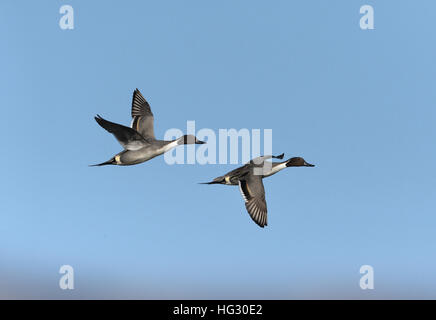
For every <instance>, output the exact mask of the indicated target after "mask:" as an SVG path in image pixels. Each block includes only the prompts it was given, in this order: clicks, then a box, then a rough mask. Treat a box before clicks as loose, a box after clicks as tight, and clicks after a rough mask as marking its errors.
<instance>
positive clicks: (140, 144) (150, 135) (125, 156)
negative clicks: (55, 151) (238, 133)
mask: <svg viewBox="0 0 436 320" xmlns="http://www.w3.org/2000/svg"><path fill="white" fill-rule="evenodd" d="M94 119H95V121H97V123H98V124H99V125H100V126H102V127H103V128H104V129H106V130H107V131H108V132H110V133H112V134H113V135H114V136H115V138H116V139H117V140H118V142H119V143H120V144H121V145H122V146H123V148H124V150H123V151H121V152H120V153H118V154H116V155H115V156H114V157H112V158H111V159H110V160H108V161H106V162H102V163H99V164H95V165H92V166H104V165H119V166H129V165H134V164H138V163H142V162H145V161H148V160H150V159H152V158H154V157H156V156H159V155H161V154H163V153H165V152H167V151H168V150H171V149H172V148H175V147H177V146H179V145H183V144H203V143H205V142H203V141H200V140H198V139H197V138H196V137H195V136H193V135H184V136H182V137H180V138H178V139H176V140H172V141H166V140H157V139H156V138H155V136H154V126H153V122H154V117H153V113H152V112H151V108H150V105H149V104H148V102H147V100H145V99H144V97H143V96H142V94H141V92H140V91H139V90H138V89H136V90H135V91H134V92H133V98H132V125H131V128H130V127H126V126H123V125H121V124H117V123H114V122H110V121H107V120H105V119H103V118H102V117H100V116H99V115H97V116H96V117H95V118H94Z"/></svg>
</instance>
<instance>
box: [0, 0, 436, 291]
mask: <svg viewBox="0 0 436 320" xmlns="http://www.w3.org/2000/svg"><path fill="white" fill-rule="evenodd" d="M63 4H70V5H72V6H73V8H74V10H75V28H74V30H61V29H60V28H59V25H58V22H59V19H60V17H61V15H60V14H59V8H60V7H61V5H63ZM364 4H371V5H373V6H374V10H375V30H367V31H364V30H361V29H360V28H359V19H360V17H361V15H360V13H359V9H360V6H361V5H364ZM435 20H436V3H435V2H434V1H430V0H428V1H424V0H422V1H412V0H407V1H406V0H405V1H377V2H376V1H363V0H362V1H360V0H359V1H358V0H353V1H348V0H347V1H345V0H343V1H321V0H319V1H273V2H265V1H159V2H158V1H153V2H152V1H117V2H115V1H113V2H108V1H78V0H69V1H1V2H0V39H1V50H0V61H1V62H0V66H1V68H0V69H1V70H0V106H1V117H0V137H1V141H2V151H1V157H0V164H1V165H0V175H1V184H0V192H1V201H0V297H1V298H229V299H231V298H258V299H269V298H276V299H285V298H359V299H367V298H436V271H435V270H436V255H435V249H436V234H435V227H436V212H435V201H436V179H435V178H436V171H435V168H434V166H435V163H436V152H435V141H436V129H435V120H436V112H435V100H436V90H435V74H436V62H435V61H436V60H435V57H436V44H435V32H436V31H435V30H436V29H435ZM135 88H139V89H140V90H141V91H142V93H143V94H144V96H145V97H146V98H147V99H148V101H149V102H150V104H151V107H152V110H153V113H154V115H155V132H156V136H157V137H159V138H163V135H164V133H165V131H166V130H167V129H169V128H180V129H182V130H185V127H186V121H187V120H195V121H196V126H197V129H201V128H211V129H213V130H215V131H216V132H218V129H220V128H225V129H230V128H236V129H241V128H248V129H272V130H273V150H274V152H275V153H282V152H284V153H285V156H286V157H291V156H303V157H304V158H305V159H306V160H307V161H308V162H310V163H314V164H316V167H315V168H289V169H287V170H285V171H282V172H280V173H279V174H277V175H275V176H273V177H271V178H268V179H266V180H265V181H264V183H265V188H266V197H267V203H268V209H269V225H268V227H266V228H265V229H261V228H259V227H258V226H257V225H255V224H254V223H253V222H252V221H251V219H250V218H249V216H248V214H247V213H246V211H245V207H244V203H243V200H242V198H241V195H240V194H239V191H238V189H237V188H236V187H227V186H221V185H213V186H207V185H199V184H197V182H203V181H208V180H210V179H212V178H214V177H216V176H219V175H222V174H224V173H225V172H227V171H229V170H231V169H234V168H235V167H236V165H230V164H229V165H218V164H217V165H173V166H169V165H167V164H166V163H165V161H164V158H163V157H158V158H155V159H153V160H151V161H149V162H147V163H144V164H140V165H137V166H132V167H116V166H107V167H92V168H91V167H88V165H89V164H93V163H98V162H102V161H105V160H107V159H109V158H110V157H111V156H113V155H114V154H116V153H117V152H119V151H120V150H121V146H120V145H119V144H118V143H117V141H116V140H115V139H114V138H113V137H112V136H111V135H110V134H109V133H107V132H106V131H104V130H103V129H102V128H100V127H99V126H98V125H97V123H96V122H95V121H94V119H93V117H94V115H95V114H97V113H99V114H101V115H102V116H103V117H106V118H107V119H109V120H112V121H115V122H119V123H123V124H129V123H130V103H131V94H132V91H133V90H134V89H135ZM179 148H185V147H179ZM64 264H69V265H71V266H73V267H74V270H75V289H74V290H71V291H68V290H67V291H62V290H61V289H59V286H58V282H59V278H60V274H59V273H58V271H59V268H60V266H61V265H64ZM364 264H369V265H371V266H373V267H374V272H375V274H374V276H375V283H374V284H375V289H374V290H366V291H363V290H361V289H360V287H359V279H360V274H359V268H360V266H362V265H364Z"/></svg>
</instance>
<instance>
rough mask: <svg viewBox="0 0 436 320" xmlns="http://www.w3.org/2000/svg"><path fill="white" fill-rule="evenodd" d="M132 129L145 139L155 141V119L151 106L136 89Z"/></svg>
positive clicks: (133, 102)
mask: <svg viewBox="0 0 436 320" xmlns="http://www.w3.org/2000/svg"><path fill="white" fill-rule="evenodd" d="M132 119H133V120H132V128H133V129H135V130H136V131H138V132H139V133H140V134H141V135H142V136H143V137H144V138H145V139H152V140H154V139H155V137H154V124H153V123H154V117H153V113H152V112H151V108H150V105H149V104H148V102H147V100H145V99H144V97H143V96H142V94H141V92H140V91H139V90H138V89H136V90H135V91H134V92H133V98H132Z"/></svg>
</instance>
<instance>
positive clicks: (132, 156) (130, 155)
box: [119, 148, 163, 166]
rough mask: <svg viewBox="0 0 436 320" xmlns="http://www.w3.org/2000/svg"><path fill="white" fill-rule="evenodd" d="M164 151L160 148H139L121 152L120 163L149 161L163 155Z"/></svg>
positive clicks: (128, 163) (129, 163)
mask: <svg viewBox="0 0 436 320" xmlns="http://www.w3.org/2000/svg"><path fill="white" fill-rule="evenodd" d="M162 153H163V152H162V151H161V150H159V149H155V150H150V149H149V148H147V149H139V150H127V151H124V152H123V153H121V154H120V158H119V160H120V162H121V163H120V165H125V166H128V165H133V164H138V163H142V162H145V161H148V160H150V159H153V158H154V157H157V156H159V155H161V154H162Z"/></svg>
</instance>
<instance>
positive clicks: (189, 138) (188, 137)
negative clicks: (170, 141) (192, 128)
mask: <svg viewBox="0 0 436 320" xmlns="http://www.w3.org/2000/svg"><path fill="white" fill-rule="evenodd" d="M178 143H179V144H204V143H206V142H204V141H201V140H198V139H197V137H196V136H194V135H192V134H185V135H184V136H183V137H180V138H179V139H178Z"/></svg>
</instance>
